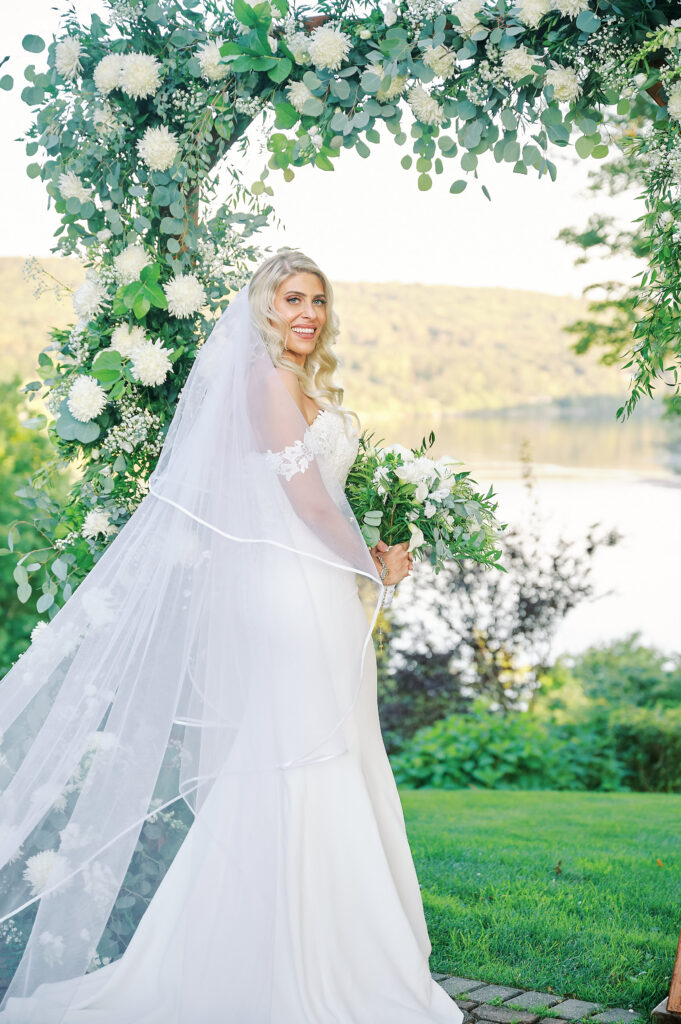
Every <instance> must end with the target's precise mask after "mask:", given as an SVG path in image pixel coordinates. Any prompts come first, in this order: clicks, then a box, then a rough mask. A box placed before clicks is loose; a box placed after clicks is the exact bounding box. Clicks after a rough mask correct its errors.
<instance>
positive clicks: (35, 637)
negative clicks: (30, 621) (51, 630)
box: [31, 619, 48, 644]
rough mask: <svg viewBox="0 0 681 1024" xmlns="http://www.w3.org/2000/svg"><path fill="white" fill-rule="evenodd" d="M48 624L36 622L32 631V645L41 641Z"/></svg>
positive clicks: (42, 620) (42, 621) (41, 621)
mask: <svg viewBox="0 0 681 1024" xmlns="http://www.w3.org/2000/svg"><path fill="white" fill-rule="evenodd" d="M47 625H48V624H47V622H45V621H44V619H41V620H40V622H36V624H35V626H34V627H33V629H32V630H31V643H32V644H34V643H35V642H36V640H38V639H39V637H40V634H41V633H42V631H43V630H44V629H47Z"/></svg>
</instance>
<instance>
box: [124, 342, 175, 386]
mask: <svg viewBox="0 0 681 1024" xmlns="http://www.w3.org/2000/svg"><path fill="white" fill-rule="evenodd" d="M172 368H173V364H172V363H171V361H170V358H169V356H168V350H167V349H165V348H163V346H162V344H161V342H160V341H148V342H147V343H146V344H144V345H138V347H137V348H136V349H135V350H134V351H133V353H132V372H133V374H134V375H135V377H137V379H138V381H139V382H140V384H144V385H145V386H146V387H158V386H159V384H163V382H164V380H165V379H166V377H167V376H168V374H169V373H170V371H171V370H172Z"/></svg>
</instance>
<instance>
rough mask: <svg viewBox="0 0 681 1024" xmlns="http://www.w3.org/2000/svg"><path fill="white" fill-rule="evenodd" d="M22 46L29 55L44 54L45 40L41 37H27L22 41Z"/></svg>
mask: <svg viewBox="0 0 681 1024" xmlns="http://www.w3.org/2000/svg"><path fill="white" fill-rule="evenodd" d="M21 45H22V46H23V48H24V49H25V50H28V52H29V53H42V51H43V50H44V49H45V40H44V39H42V38H41V37H40V36H33V35H27V36H24V38H23V39H22V40H21Z"/></svg>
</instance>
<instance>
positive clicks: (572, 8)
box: [553, 0, 589, 18]
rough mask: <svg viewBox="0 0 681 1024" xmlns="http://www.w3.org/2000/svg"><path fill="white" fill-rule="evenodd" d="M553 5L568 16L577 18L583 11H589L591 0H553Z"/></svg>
mask: <svg viewBox="0 0 681 1024" xmlns="http://www.w3.org/2000/svg"><path fill="white" fill-rule="evenodd" d="M553 6H554V7H555V8H556V10H557V11H560V13H561V14H563V15H565V16H566V17H568V18H576V17H577V15H578V14H581V13H582V11H588V9H589V0H553Z"/></svg>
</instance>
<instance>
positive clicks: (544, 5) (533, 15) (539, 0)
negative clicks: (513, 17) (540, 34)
mask: <svg viewBox="0 0 681 1024" xmlns="http://www.w3.org/2000/svg"><path fill="white" fill-rule="evenodd" d="M550 10H551V0H522V3H521V4H520V13H519V14H518V18H519V19H520V21H522V23H523V25H527V27H528V28H536V27H537V25H538V24H539V22H540V21H541V20H542V18H543V17H544V15H545V14H548V13H549V11H550Z"/></svg>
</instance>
